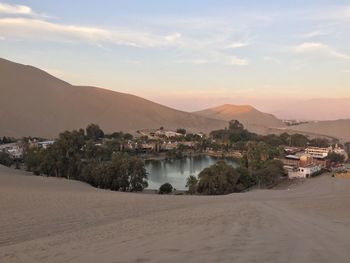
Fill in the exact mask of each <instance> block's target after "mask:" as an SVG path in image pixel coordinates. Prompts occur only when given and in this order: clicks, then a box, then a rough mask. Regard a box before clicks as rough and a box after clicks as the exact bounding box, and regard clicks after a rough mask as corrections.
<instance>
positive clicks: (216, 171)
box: [186, 160, 285, 195]
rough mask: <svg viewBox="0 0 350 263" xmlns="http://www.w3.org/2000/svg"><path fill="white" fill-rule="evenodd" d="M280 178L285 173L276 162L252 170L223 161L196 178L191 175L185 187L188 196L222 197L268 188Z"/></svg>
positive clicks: (270, 161)
mask: <svg viewBox="0 0 350 263" xmlns="http://www.w3.org/2000/svg"><path fill="white" fill-rule="evenodd" d="M282 176H285V171H284V168H283V163H282V162H281V161H278V160H267V161H264V162H262V163H261V164H260V165H259V166H258V168H256V169H254V170H252V169H251V167H245V166H244V165H241V166H239V167H238V168H234V167H232V166H231V165H229V164H227V163H226V162H225V161H219V162H217V163H216V164H214V165H212V166H210V167H208V168H206V169H204V170H203V171H202V172H200V173H199V175H198V178H197V177H195V176H193V175H191V176H190V177H188V178H187V184H186V187H188V193H189V194H204V195H222V194H230V193H234V192H241V191H244V190H245V189H247V188H250V187H254V186H258V187H259V188H269V187H272V186H274V185H276V184H277V183H278V182H279V180H280V178H281V177H282Z"/></svg>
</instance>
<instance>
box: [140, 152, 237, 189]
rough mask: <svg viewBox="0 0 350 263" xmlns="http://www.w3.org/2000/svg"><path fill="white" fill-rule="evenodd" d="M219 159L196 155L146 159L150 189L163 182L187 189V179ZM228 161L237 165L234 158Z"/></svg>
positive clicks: (156, 187) (157, 186)
mask: <svg viewBox="0 0 350 263" xmlns="http://www.w3.org/2000/svg"><path fill="white" fill-rule="evenodd" d="M217 161H218V159H216V158H213V157H209V156H196V157H188V158H183V159H176V160H161V161H155V160H152V161H146V170H147V172H148V184H149V187H148V189H158V188H159V186H161V185H162V184H163V183H166V182H168V183H171V184H172V186H173V187H175V188H176V189H178V190H186V179H187V177H188V176H190V175H196V176H197V175H198V174H199V173H200V172H201V171H202V170H203V169H205V168H207V167H209V166H211V165H213V164H214V163H216V162H217ZM225 161H226V162H227V163H229V164H231V165H233V166H236V163H235V162H234V161H233V160H230V159H226V160H225Z"/></svg>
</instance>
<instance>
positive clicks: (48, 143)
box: [38, 141, 55, 149]
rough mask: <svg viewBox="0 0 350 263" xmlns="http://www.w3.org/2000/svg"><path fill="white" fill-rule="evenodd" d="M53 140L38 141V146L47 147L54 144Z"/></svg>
mask: <svg viewBox="0 0 350 263" xmlns="http://www.w3.org/2000/svg"><path fill="white" fill-rule="evenodd" d="M54 143H55V141H43V142H38V146H39V147H42V148H44V149H47V147H49V146H50V145H52V144H54Z"/></svg>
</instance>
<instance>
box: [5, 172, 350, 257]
mask: <svg viewBox="0 0 350 263" xmlns="http://www.w3.org/2000/svg"><path fill="white" fill-rule="evenodd" d="M349 198H350V180H347V179H335V178H331V177H328V176H323V177H320V178H315V179H311V180H309V181H307V182H306V183H304V184H302V185H300V186H298V187H296V188H294V189H291V190H269V191H253V192H250V193H245V194H233V195H228V196H215V197H214V196H213V197H201V196H158V195H146V194H129V193H117V192H111V191H104V190H98V189H95V188H92V187H90V186H88V185H86V184H83V183H80V182H75V181H67V180H63V179H56V178H45V177H34V176H31V175H29V174H25V173H24V172H20V171H15V170H10V169H7V168H4V167H2V166H1V167H0V209H1V213H0V226H1V227H0V262H26V263H28V262H317V263H319V262H327V263H328V262H348V258H349V256H350V251H349V247H350V205H349V202H348V200H349Z"/></svg>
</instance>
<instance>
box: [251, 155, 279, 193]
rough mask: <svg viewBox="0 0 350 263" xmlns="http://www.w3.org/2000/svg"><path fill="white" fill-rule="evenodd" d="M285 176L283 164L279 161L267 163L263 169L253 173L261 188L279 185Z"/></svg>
mask: <svg viewBox="0 0 350 263" xmlns="http://www.w3.org/2000/svg"><path fill="white" fill-rule="evenodd" d="M284 175H285V171H284V168H283V163H282V162H281V161H279V160H269V161H266V162H265V163H264V164H263V166H262V168H261V169H259V170H257V171H254V173H253V176H254V177H255V180H256V182H257V184H258V185H259V187H271V186H274V185H276V184H277V183H278V181H279V179H280V177H282V176H284Z"/></svg>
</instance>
